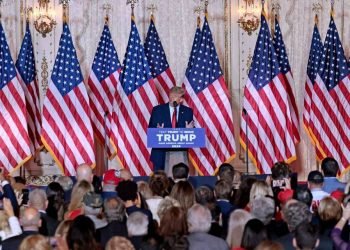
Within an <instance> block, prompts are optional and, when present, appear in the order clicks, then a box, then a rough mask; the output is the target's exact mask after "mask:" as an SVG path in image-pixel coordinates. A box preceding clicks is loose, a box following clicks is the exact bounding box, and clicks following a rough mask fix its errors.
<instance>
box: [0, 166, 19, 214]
mask: <svg viewBox="0 0 350 250" xmlns="http://www.w3.org/2000/svg"><path fill="white" fill-rule="evenodd" d="M4 172H5V170H4V168H2V167H0V185H1V187H0V199H3V198H7V199H9V200H10V201H11V205H12V208H13V211H14V212H15V215H16V216H18V214H19V206H18V201H17V196H16V194H15V192H14V190H13V188H12V186H11V185H10V183H9V182H8V181H7V180H6V179H5V176H4Z"/></svg>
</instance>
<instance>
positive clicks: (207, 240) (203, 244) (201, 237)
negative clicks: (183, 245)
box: [187, 233, 229, 250]
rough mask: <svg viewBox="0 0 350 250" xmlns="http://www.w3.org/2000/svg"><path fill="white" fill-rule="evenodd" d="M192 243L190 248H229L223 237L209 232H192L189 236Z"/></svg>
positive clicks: (212, 249)
mask: <svg viewBox="0 0 350 250" xmlns="http://www.w3.org/2000/svg"><path fill="white" fill-rule="evenodd" d="M187 239H188V242H189V243H190V248H189V250H228V249H229V247H228V245H227V243H226V241H224V240H223V239H221V238H219V237H215V236H213V235H210V234H207V233H190V234H189V235H188V237H187Z"/></svg>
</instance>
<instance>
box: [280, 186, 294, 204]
mask: <svg viewBox="0 0 350 250" xmlns="http://www.w3.org/2000/svg"><path fill="white" fill-rule="evenodd" d="M293 194H294V191H293V190H292V189H286V190H282V191H280V192H279V193H278V195H277V198H278V200H279V201H280V202H281V203H282V204H285V203H286V202H287V201H289V200H291V199H292V198H293Z"/></svg>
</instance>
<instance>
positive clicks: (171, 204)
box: [157, 196, 181, 220]
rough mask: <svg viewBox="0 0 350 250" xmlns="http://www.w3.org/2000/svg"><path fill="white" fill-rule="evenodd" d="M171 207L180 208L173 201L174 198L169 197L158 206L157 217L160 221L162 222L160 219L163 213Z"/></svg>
mask: <svg viewBox="0 0 350 250" xmlns="http://www.w3.org/2000/svg"><path fill="white" fill-rule="evenodd" d="M172 207H181V206H180V203H179V202H178V201H177V200H175V199H174V198H171V197H169V196H167V197H165V198H164V199H163V200H162V201H161V202H160V203H159V206H158V211H157V214H158V217H159V219H160V220H162V217H163V215H164V213H165V211H167V210H168V209H170V208H172Z"/></svg>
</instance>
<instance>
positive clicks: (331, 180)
mask: <svg viewBox="0 0 350 250" xmlns="http://www.w3.org/2000/svg"><path fill="white" fill-rule="evenodd" d="M321 169H322V172H323V174H324V184H323V187H322V189H323V191H325V192H326V193H329V194H330V193H332V192H333V191H335V190H340V191H344V188H345V185H346V183H343V182H340V181H339V180H338V179H337V174H338V172H339V165H338V162H337V161H336V160H335V159H334V158H332V157H326V158H324V159H323V160H322V163H321Z"/></svg>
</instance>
